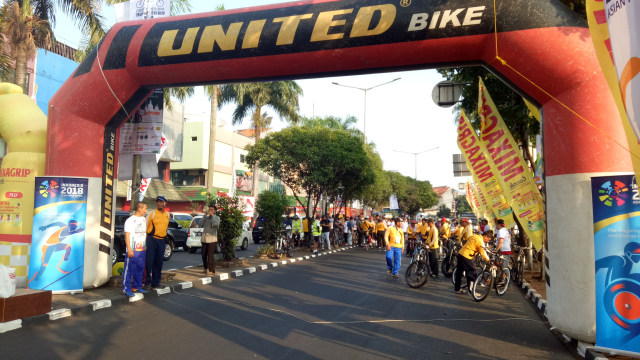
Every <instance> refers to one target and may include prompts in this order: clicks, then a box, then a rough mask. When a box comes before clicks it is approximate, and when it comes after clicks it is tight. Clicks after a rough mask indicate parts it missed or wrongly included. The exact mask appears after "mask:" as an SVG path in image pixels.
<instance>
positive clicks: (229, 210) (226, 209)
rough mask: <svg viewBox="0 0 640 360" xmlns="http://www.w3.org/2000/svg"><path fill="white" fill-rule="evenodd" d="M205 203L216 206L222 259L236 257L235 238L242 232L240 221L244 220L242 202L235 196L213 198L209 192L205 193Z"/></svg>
mask: <svg viewBox="0 0 640 360" xmlns="http://www.w3.org/2000/svg"><path fill="white" fill-rule="evenodd" d="M207 205H209V206H211V205H216V206H217V207H218V212H217V213H216V214H217V215H218V216H219V217H220V227H219V228H218V242H219V243H220V248H221V250H222V255H223V257H224V259H225V260H231V259H233V258H235V257H236V247H235V245H236V244H235V239H236V238H237V237H238V236H240V234H242V223H243V222H244V220H245V218H244V215H242V210H243V208H244V204H243V202H242V201H240V199H238V197H237V196H234V197H228V196H218V197H217V198H215V199H214V198H213V196H212V195H211V194H207Z"/></svg>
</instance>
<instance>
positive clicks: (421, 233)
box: [418, 218, 429, 241]
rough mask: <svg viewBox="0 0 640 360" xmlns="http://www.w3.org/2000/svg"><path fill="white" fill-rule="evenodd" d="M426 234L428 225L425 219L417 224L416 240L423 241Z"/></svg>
mask: <svg viewBox="0 0 640 360" xmlns="http://www.w3.org/2000/svg"><path fill="white" fill-rule="evenodd" d="M428 232H429V225H428V224H427V219H426V218H422V221H421V222H420V224H418V240H419V241H423V240H424V239H425V238H426V237H427V233H428Z"/></svg>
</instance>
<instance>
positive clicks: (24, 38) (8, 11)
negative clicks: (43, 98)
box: [0, 0, 52, 92]
mask: <svg viewBox="0 0 640 360" xmlns="http://www.w3.org/2000/svg"><path fill="white" fill-rule="evenodd" d="M0 24H1V25H2V28H1V29H0V30H2V34H3V35H5V36H6V39H7V41H6V42H7V44H8V45H9V48H10V53H11V55H12V57H13V60H14V61H15V75H14V78H13V83H14V84H16V85H18V86H20V87H22V89H23V90H24V91H25V92H27V91H28V89H27V88H28V86H27V85H28V84H27V61H28V60H29V59H30V58H32V57H33V56H35V54H36V50H37V48H36V43H43V44H45V45H46V46H47V47H49V46H50V45H51V35H52V31H51V26H50V24H49V22H48V21H47V20H43V19H42V18H39V17H38V16H37V15H36V13H35V11H34V8H33V5H32V4H31V1H29V0H23V1H22V4H21V3H20V2H18V1H17V0H16V1H9V2H7V3H6V4H5V5H4V6H3V7H2V8H0Z"/></svg>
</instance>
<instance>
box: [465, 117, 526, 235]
mask: <svg viewBox="0 0 640 360" xmlns="http://www.w3.org/2000/svg"><path fill="white" fill-rule="evenodd" d="M458 147H459V148H460V151H462V155H463V156H464V158H465V161H466V162H467V168H468V169H469V171H470V172H471V174H473V176H474V181H475V182H476V183H477V184H480V187H481V189H482V191H483V194H484V195H485V199H486V201H487V205H488V206H489V208H490V211H491V213H493V214H494V216H495V217H496V218H498V219H502V220H504V224H505V226H506V227H507V229H511V228H513V227H514V226H515V225H516V222H515V220H514V219H513V211H512V210H511V207H510V206H509V204H508V203H507V201H506V200H505V198H504V195H503V194H502V189H500V185H499V184H498V180H497V179H496V177H495V175H494V174H493V171H492V170H491V167H490V166H489V164H488V163H487V159H486V156H485V154H484V153H483V151H482V150H481V147H480V140H479V139H478V135H477V134H476V132H475V130H474V129H473V127H472V126H471V123H470V122H469V119H467V116H466V115H465V113H464V111H461V113H460V119H459V120H458Z"/></svg>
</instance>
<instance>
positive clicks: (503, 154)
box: [478, 79, 544, 249]
mask: <svg viewBox="0 0 640 360" xmlns="http://www.w3.org/2000/svg"><path fill="white" fill-rule="evenodd" d="M478 113H479V114H480V119H481V120H482V133H481V135H480V139H481V140H482V141H480V146H481V148H482V150H483V151H484V153H485V154H487V160H488V163H489V165H490V166H491V170H492V171H493V173H494V174H495V176H496V178H497V179H498V183H499V184H500V187H501V188H502V191H503V193H504V197H505V199H506V200H507V202H509V203H510V205H511V208H512V209H513V211H514V212H515V214H516V216H518V219H519V220H520V223H521V224H522V227H523V228H524V231H525V232H526V234H527V236H528V237H529V239H531V243H532V244H533V246H534V247H535V248H536V249H541V248H542V237H543V233H544V206H543V205H544V204H543V202H542V196H541V195H540V191H539V190H538V187H537V186H536V183H535V182H534V181H533V176H532V174H531V171H529V167H528V166H527V165H526V163H525V161H524V159H523V158H522V154H521V152H520V148H519V147H518V144H517V143H516V141H515V140H514V139H513V136H512V135H511V132H510V131H509V129H508V128H507V126H506V125H505V123H504V120H502V117H501V116H500V113H499V112H498V109H497V108H496V105H495V104H494V102H493V100H492V99H491V96H490V95H489V92H488V91H487V89H486V88H485V86H484V83H483V82H482V79H480V91H479V93H478Z"/></svg>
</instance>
